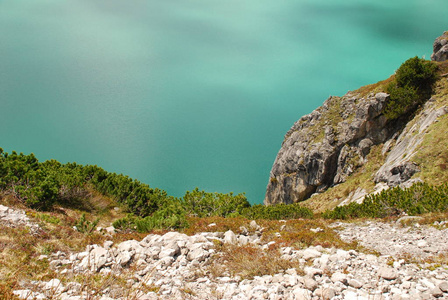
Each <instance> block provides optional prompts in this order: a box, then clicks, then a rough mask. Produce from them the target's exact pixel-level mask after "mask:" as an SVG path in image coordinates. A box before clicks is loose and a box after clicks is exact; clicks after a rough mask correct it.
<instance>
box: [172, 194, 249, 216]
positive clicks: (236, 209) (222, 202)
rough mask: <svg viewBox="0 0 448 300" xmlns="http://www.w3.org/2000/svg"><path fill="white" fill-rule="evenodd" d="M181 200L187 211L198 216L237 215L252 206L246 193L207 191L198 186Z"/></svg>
mask: <svg viewBox="0 0 448 300" xmlns="http://www.w3.org/2000/svg"><path fill="white" fill-rule="evenodd" d="M181 202H182V207H183V208H184V209H185V211H186V213H187V214H188V215H192V216H196V217H211V216H220V217H227V216H229V215H233V216H235V215H239V214H240V213H241V212H242V210H243V209H245V208H247V207H250V203H249V202H248V201H247V199H246V196H245V195H244V194H238V195H233V193H228V194H222V193H207V192H205V191H199V189H198V188H196V189H194V190H193V191H191V192H190V191H187V192H186V193H185V195H184V197H183V198H182V200H181Z"/></svg>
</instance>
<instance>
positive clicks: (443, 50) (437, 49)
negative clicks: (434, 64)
mask: <svg viewBox="0 0 448 300" xmlns="http://www.w3.org/2000/svg"><path fill="white" fill-rule="evenodd" d="M433 48H434V51H433V53H432V54H431V60H435V61H444V60H448V31H445V32H444V33H443V35H441V36H439V37H438V38H437V39H436V40H435V41H434V44H433Z"/></svg>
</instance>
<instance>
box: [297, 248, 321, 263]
mask: <svg viewBox="0 0 448 300" xmlns="http://www.w3.org/2000/svg"><path fill="white" fill-rule="evenodd" d="M321 255H322V253H321V252H319V251H317V250H316V249H313V248H308V249H305V250H303V257H302V258H303V259H304V260H309V259H311V258H316V257H320V256H321Z"/></svg>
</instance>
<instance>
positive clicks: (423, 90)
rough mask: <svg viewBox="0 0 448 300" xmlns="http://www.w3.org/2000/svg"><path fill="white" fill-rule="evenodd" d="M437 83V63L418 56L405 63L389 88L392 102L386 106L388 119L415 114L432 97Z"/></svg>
mask: <svg viewBox="0 0 448 300" xmlns="http://www.w3.org/2000/svg"><path fill="white" fill-rule="evenodd" d="M436 81H437V65H436V64H435V63H433V62H431V61H427V60H424V59H421V58H418V57H417V56H416V57H413V58H410V59H408V60H407V61H405V62H404V63H403V64H402V65H401V66H400V68H399V69H398V70H397V72H396V74H395V80H394V81H393V82H391V83H390V84H389V85H388V87H387V92H388V93H389V94H390V101H389V102H388V104H387V106H386V110H385V115H386V117H387V118H388V119H390V120H392V119H396V118H398V117H400V116H402V115H403V114H407V113H411V112H413V111H414V110H415V109H416V108H417V107H418V106H419V105H421V104H423V103H424V102H425V101H426V100H428V99H429V98H430V97H431V93H432V89H433V86H434V83H435V82H436Z"/></svg>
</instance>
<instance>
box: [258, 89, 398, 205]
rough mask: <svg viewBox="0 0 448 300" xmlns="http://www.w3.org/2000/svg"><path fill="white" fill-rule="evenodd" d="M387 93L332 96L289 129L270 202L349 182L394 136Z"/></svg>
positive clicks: (270, 186) (276, 164)
mask: <svg viewBox="0 0 448 300" xmlns="http://www.w3.org/2000/svg"><path fill="white" fill-rule="evenodd" d="M387 100H388V95H387V94H385V93H378V94H376V95H369V96H367V97H360V96H359V95H355V94H352V93H348V94H346V95H345V96H343V97H330V98H328V99H327V100H326V101H325V102H324V104H323V105H322V106H321V107H319V108H317V109H316V110H315V111H313V112H312V113H311V114H309V115H306V116H303V117H302V118H300V120H299V121H297V122H296V123H295V124H294V126H293V127H292V128H291V129H290V130H289V131H288V133H287V134H286V136H285V140H284V142H283V144H282V147H281V149H280V151H279V153H278V155H277V158H276V160H275V162H274V165H273V167H272V170H271V179H270V181H269V184H268V187H267V191H266V198H265V204H276V203H294V202H298V201H302V200H305V199H306V198H308V197H309V196H310V195H312V194H313V193H315V192H321V191H324V190H325V189H326V188H328V187H329V186H332V185H334V184H337V183H341V182H344V181H345V180H346V179H347V177H348V176H349V175H350V174H352V172H353V171H354V170H355V169H356V168H357V167H358V166H360V165H362V164H363V163H364V162H365V157H366V155H367V154H368V153H369V151H370V148H371V147H372V146H373V145H376V144H379V143H383V142H385V141H386V140H387V139H388V138H389V137H390V136H391V135H393V133H394V129H393V128H392V127H388V126H386V125H387V119H386V117H384V115H383V110H384V107H385V104H386V102H387Z"/></svg>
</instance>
